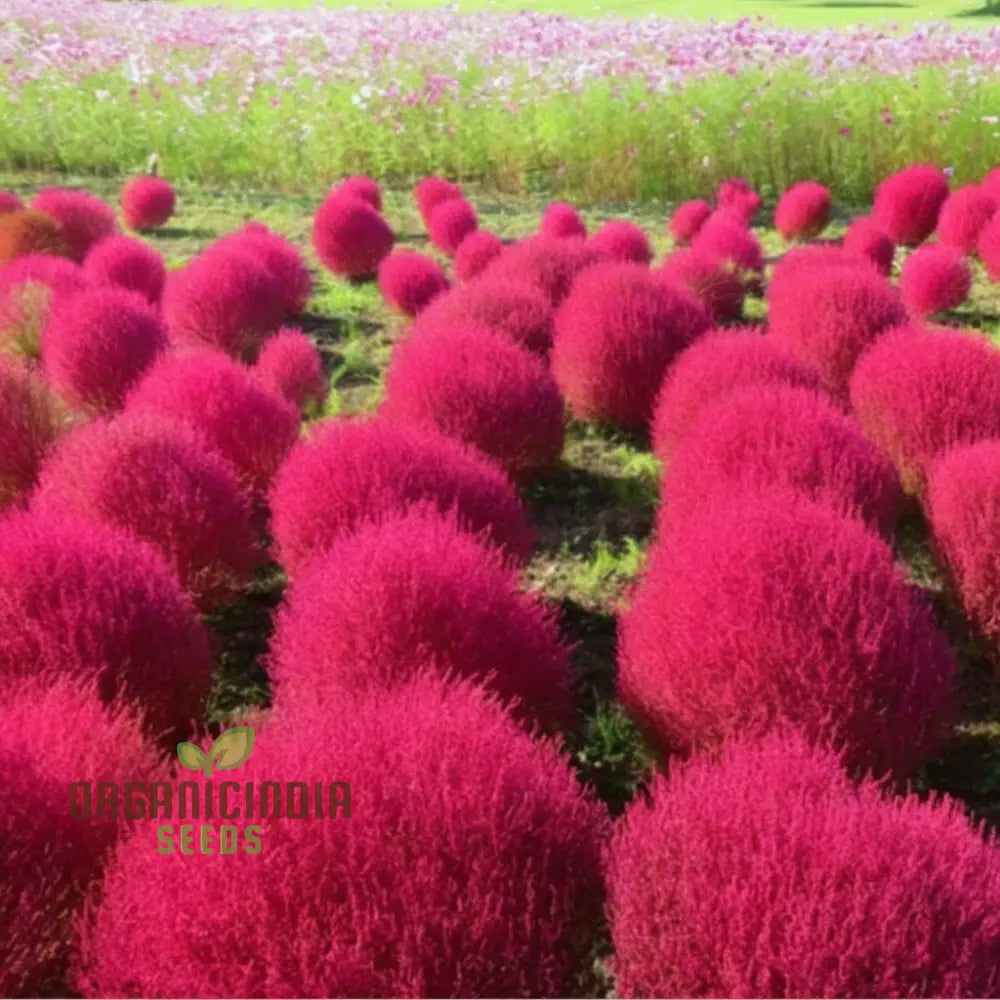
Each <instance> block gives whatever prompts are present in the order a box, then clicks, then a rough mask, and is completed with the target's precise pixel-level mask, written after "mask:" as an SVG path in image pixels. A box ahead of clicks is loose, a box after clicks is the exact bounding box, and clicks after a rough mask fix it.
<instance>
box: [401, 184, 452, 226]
mask: <svg viewBox="0 0 1000 1000" xmlns="http://www.w3.org/2000/svg"><path fill="white" fill-rule="evenodd" d="M461 197H462V189H461V188H460V187H459V186H458V185H457V184H452V182H451V181H446V180H445V179H444V178H443V177H433V176H431V177H425V178H424V179H423V180H422V181H420V182H419V183H418V184H417V185H416V186H415V187H414V189H413V198H414V201H416V203H417V211H418V212H419V213H420V218H421V219H422V220H423V223H424V226H427V225H429V224H430V219H431V212H433V211H434V209H435V208H436V207H437V205H439V204H440V203H441V202H442V201H447V200H448V199H449V198H461Z"/></svg>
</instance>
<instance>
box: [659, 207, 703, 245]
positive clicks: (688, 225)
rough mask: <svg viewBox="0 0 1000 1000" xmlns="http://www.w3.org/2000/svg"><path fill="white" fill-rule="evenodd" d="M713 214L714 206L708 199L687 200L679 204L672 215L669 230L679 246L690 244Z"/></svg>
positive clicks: (668, 225)
mask: <svg viewBox="0 0 1000 1000" xmlns="http://www.w3.org/2000/svg"><path fill="white" fill-rule="evenodd" d="M711 214H712V206H711V205H709V203H708V202H707V201H685V202H683V203H682V204H680V205H678V206H677V208H676V210H675V211H674V214H673V215H672V216H671V217H670V222H669V223H668V224H667V231H668V232H669V233H670V235H671V236H672V237H673V238H674V243H675V244H676V245H677V246H679V247H686V246H689V245H690V243H691V241H692V240H693V239H694V238H695V236H697V235H698V230H699V229H701V227H702V226H703V225H705V223H706V222H708V218H709V216H710V215H711Z"/></svg>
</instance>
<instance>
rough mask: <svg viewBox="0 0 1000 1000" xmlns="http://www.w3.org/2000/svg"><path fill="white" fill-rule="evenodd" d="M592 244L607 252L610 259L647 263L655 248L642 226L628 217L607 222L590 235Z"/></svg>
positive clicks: (600, 250)
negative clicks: (650, 243)
mask: <svg viewBox="0 0 1000 1000" xmlns="http://www.w3.org/2000/svg"><path fill="white" fill-rule="evenodd" d="M590 246H591V247H592V248H593V249H595V250H597V251H599V252H600V253H603V254H605V255H606V256H607V257H608V258H609V259H611V260H615V261H622V262H623V263H627V262H630V261H631V262H634V263H636V264H646V265H647V266H648V265H649V262H650V261H651V260H652V259H653V248H652V247H651V246H650V245H649V237H648V236H646V234H645V233H644V232H643V231H642V228H641V227H640V226H637V225H636V224H635V223H634V222H629V221H628V220H627V219H612V220H611V221H610V222H605V223H604V225H603V226H601V228H600V229H598V230H597V232H596V233H594V235H593V236H591V237H590Z"/></svg>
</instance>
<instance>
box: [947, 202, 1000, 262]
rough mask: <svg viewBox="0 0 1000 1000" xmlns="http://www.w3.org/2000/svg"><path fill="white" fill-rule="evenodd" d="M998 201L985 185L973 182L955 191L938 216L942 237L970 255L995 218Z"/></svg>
mask: <svg viewBox="0 0 1000 1000" xmlns="http://www.w3.org/2000/svg"><path fill="white" fill-rule="evenodd" d="M996 208H997V203H996V201H995V200H994V198H993V197H991V196H990V195H989V194H987V193H986V191H984V190H983V189H982V188H981V187H979V186H977V185H975V184H969V185H966V186H965V187H960V188H958V190H956V191H952V193H951V194H950V195H948V200H947V201H946V202H945V203H944V205H943V206H942V207H941V214H940V215H939V216H938V224H937V236H938V239H939V240H940V241H941V242H942V243H943V244H944V245H945V246H949V247H954V249H956V250H959V251H960V252H961V253H963V254H965V255H966V256H971V255H972V254H974V253H975V252H976V245H977V244H978V242H979V234H980V233H981V232H982V231H983V228H984V227H985V225H986V223H987V222H989V221H990V219H992V218H993V213H994V212H996Z"/></svg>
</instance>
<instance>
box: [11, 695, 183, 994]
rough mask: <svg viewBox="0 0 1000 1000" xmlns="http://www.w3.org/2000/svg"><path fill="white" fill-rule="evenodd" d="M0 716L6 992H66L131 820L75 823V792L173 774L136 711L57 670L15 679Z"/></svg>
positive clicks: (80, 821)
mask: <svg viewBox="0 0 1000 1000" xmlns="http://www.w3.org/2000/svg"><path fill="white" fill-rule="evenodd" d="M0 714H2V717H3V724H2V726H0V782H2V784H3V790H4V795H3V802H4V807H3V809H2V810H0V842H2V843H3V845H4V849H3V853H2V855H0V992H2V993H3V995H4V996H5V997H16V996H36V997H40V996H65V995H67V994H68V993H69V992H70V987H69V984H68V983H67V981H66V978H65V977H66V969H67V965H68V961H69V953H70V942H71V941H72V938H73V934H72V921H73V917H74V914H75V913H76V911H77V909H78V908H79V906H80V904H81V902H82V900H83V897H84V893H85V891H86V889H87V887H88V885H89V883H90V882H91V880H92V879H94V878H95V876H97V875H98V874H99V872H100V869H101V866H102V864H103V862H104V860H105V857H106V855H107V853H108V851H109V850H110V848H111V847H112V846H113V845H114V843H115V840H116V839H117V837H118V835H119V834H120V833H121V832H122V827H123V826H125V823H124V820H122V819H113V818H108V819H103V820H97V819H96V818H95V819H92V820H82V819H74V818H73V817H71V816H70V813H69V810H68V808H67V788H69V786H70V785H71V784H72V783H73V782H77V781H83V782H92V783H93V782H98V781H108V782H111V781H113V782H115V783H116V784H118V786H119V788H124V786H125V783H126V782H129V781H151V780H156V779H159V778H162V777H165V774H164V773H161V772H160V770H159V767H158V762H157V760H156V757H155V755H154V753H153V752H152V750H151V749H149V748H148V747H147V746H146V744H145V743H144V742H143V738H142V733H141V730H140V728H139V724H138V719H137V717H136V715H135V713H134V711H133V710H132V709H131V708H129V707H127V706H125V705H123V704H120V703H115V704H113V705H112V706H111V707H110V708H105V707H104V706H103V705H102V704H101V702H100V699H99V698H98V697H97V695H96V693H95V692H94V690H93V687H92V686H91V685H87V684H85V683H80V682H79V681H75V680H72V679H70V678H65V677H61V678H60V677H53V676H43V677H32V678H28V679H25V680H22V681H18V682H15V683H14V684H13V685H12V684H10V683H9V682H8V683H5V684H4V685H3V689H2V691H0ZM118 805H119V808H121V806H122V805H123V802H122V801H119V803H118ZM119 816H120V813H119Z"/></svg>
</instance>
